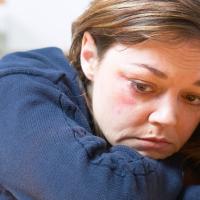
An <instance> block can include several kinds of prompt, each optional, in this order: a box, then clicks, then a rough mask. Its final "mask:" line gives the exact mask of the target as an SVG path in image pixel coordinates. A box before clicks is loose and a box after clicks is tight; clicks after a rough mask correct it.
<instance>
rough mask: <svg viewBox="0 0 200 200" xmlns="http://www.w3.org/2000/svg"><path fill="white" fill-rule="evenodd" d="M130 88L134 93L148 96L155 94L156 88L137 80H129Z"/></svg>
mask: <svg viewBox="0 0 200 200" xmlns="http://www.w3.org/2000/svg"><path fill="white" fill-rule="evenodd" d="M131 86H132V87H133V88H134V89H135V91H136V92H138V93H141V94H149V93H153V92H155V90H156V88H155V86H153V85H152V84H149V83H145V82H142V81H139V80H131Z"/></svg>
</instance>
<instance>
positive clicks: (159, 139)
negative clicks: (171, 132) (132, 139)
mask: <svg viewBox="0 0 200 200" xmlns="http://www.w3.org/2000/svg"><path fill="white" fill-rule="evenodd" d="M137 139H139V140H144V141H149V142H155V143H167V144H170V143H169V142H168V141H167V140H166V139H164V138H156V137H148V138H137Z"/></svg>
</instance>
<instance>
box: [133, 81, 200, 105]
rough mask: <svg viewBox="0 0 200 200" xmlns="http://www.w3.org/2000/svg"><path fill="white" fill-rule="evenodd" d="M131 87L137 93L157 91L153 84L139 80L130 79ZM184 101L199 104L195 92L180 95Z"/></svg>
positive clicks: (198, 98) (199, 97)
mask: <svg viewBox="0 0 200 200" xmlns="http://www.w3.org/2000/svg"><path fill="white" fill-rule="evenodd" d="M130 82H131V87H132V88H133V89H134V90H135V91H136V92H137V93H139V94H153V93H155V92H156V91H157V88H156V86H155V85H153V84H150V83H146V82H143V81H140V80H131V81H130ZM182 97H183V99H184V101H185V102H186V103H187V104H190V105H192V106H200V96H199V95H195V94H189V93H188V94H184V95H182Z"/></svg>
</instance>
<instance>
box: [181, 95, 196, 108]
mask: <svg viewBox="0 0 200 200" xmlns="http://www.w3.org/2000/svg"><path fill="white" fill-rule="evenodd" d="M183 97H184V99H185V101H187V102H188V103H189V104H191V105H198V106H200V96H198V95H195V94H187V95H184V96H183Z"/></svg>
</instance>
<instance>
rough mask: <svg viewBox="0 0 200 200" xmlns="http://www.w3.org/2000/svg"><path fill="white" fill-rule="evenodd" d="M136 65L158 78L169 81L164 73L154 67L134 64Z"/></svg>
mask: <svg viewBox="0 0 200 200" xmlns="http://www.w3.org/2000/svg"><path fill="white" fill-rule="evenodd" d="M134 64H135V65H137V66H139V67H142V68H145V69H148V70H149V71H150V72H151V73H153V74H154V75H156V76H158V77H160V78H163V79H167V78H168V76H167V75H166V74H165V73H164V72H162V71H160V70H158V69H156V68H155V67H153V66H149V65H146V64H141V63H134Z"/></svg>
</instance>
